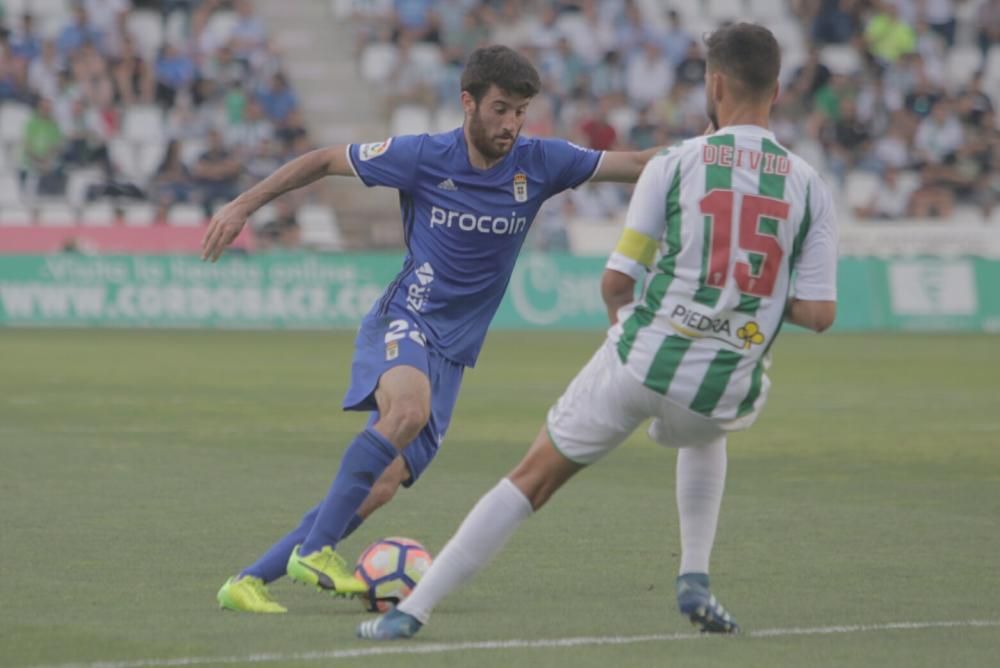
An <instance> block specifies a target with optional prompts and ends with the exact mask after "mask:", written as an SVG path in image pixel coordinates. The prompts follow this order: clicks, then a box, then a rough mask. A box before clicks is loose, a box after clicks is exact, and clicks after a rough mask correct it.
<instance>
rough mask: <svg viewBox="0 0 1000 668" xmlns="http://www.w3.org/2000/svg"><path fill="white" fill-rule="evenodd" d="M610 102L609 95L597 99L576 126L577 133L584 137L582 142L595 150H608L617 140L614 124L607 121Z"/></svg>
mask: <svg viewBox="0 0 1000 668" xmlns="http://www.w3.org/2000/svg"><path fill="white" fill-rule="evenodd" d="M611 104H612V100H611V98H610V97H603V98H601V99H600V100H598V102H597V105H596V106H595V107H593V108H592V111H591V113H590V114H589V115H588V116H587V117H585V118H584V119H583V121H582V122H581V123H580V126H579V128H578V129H579V133H580V134H581V135H582V136H583V138H584V139H585V142H584V144H585V145H586V146H588V147H590V148H592V149H595V150H597V151H610V150H612V148H614V147H615V144H616V143H617V141H618V133H617V132H616V131H615V128H614V126H613V125H611V123H609V122H608V112H609V111H610V110H611Z"/></svg>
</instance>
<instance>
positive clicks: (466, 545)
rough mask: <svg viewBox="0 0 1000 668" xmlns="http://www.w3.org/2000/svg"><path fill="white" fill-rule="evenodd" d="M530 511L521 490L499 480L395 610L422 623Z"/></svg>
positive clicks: (509, 535) (505, 480)
mask: <svg viewBox="0 0 1000 668" xmlns="http://www.w3.org/2000/svg"><path fill="white" fill-rule="evenodd" d="M531 510H532V509H531V502H530V501H528V499H527V497H526V496H524V494H523V493H522V492H521V490H520V489H518V488H517V486H516V485H514V483H512V482H511V481H510V480H508V479H507V478H504V479H503V480H501V481H500V482H499V483H498V484H497V486H496V487H494V488H493V489H491V490H490V491H489V492H487V493H486V495H485V496H483V498H481V499H479V502H478V503H476V505H475V507H474V508H473V509H472V510H471V511H470V512H469V514H468V515H467V516H466V517H465V520H464V521H463V522H462V526H460V527H459V528H458V531H457V532H455V535H454V536H452V537H451V540H449V541H448V544H447V545H445V546H444V549H442V550H441V553H440V554H438V555H437V557H436V558H435V559H434V562H433V563H432V564H431V567H430V569H429V570H428V571H427V572H426V573H424V577H423V578H421V580H420V582H419V583H418V584H417V586H416V588H415V589H414V590H413V592H412V593H411V594H410V595H409V596H408V597H407V598H406V599H405V600H404V601H403V602H402V603H400V604H399V606H398V607H399V609H400V610H401V611H402V612H405V613H406V614H408V615H413V616H414V617H416V618H417V619H419V620H420V621H421V622H422V623H424V624H426V623H427V620H428V619H429V618H430V615H431V610H432V609H433V608H434V606H435V605H437V603H438V601H440V600H441V599H442V598H444V597H445V596H447V595H448V594H450V593H451V592H453V591H454V590H455V589H457V588H458V587H459V586H460V585H462V584H464V583H465V581H466V580H468V579H470V578H471V577H472V576H473V575H475V574H476V573H478V572H479V571H480V570H482V569H483V568H484V567H485V566H486V564H488V563H489V562H490V560H491V559H492V558H493V557H494V556H496V554H497V553H498V552H500V549H501V548H502V547H503V546H504V543H506V542H507V539H509V538H510V537H511V536H512V535H513V534H514V531H515V530H516V529H517V527H518V526H520V524H521V522H523V521H524V520H526V519H527V518H528V517H529V516H530V515H531Z"/></svg>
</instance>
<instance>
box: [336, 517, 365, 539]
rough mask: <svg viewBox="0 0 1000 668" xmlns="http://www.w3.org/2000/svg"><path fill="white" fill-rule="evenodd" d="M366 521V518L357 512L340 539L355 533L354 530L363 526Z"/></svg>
mask: <svg viewBox="0 0 1000 668" xmlns="http://www.w3.org/2000/svg"><path fill="white" fill-rule="evenodd" d="M364 521H365V519H364V518H363V517H361V515H357V514H355V515H354V517H352V518H351V521H350V522H348V523H347V528H346V529H344V535H343V536H341V537H340V540H344V539H345V538H347V537H348V536H350V535H351V534H352V533H354V530H355V529H357V528H358V527H359V526H361V524H362V522H364Z"/></svg>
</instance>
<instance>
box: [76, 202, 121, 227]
mask: <svg viewBox="0 0 1000 668" xmlns="http://www.w3.org/2000/svg"><path fill="white" fill-rule="evenodd" d="M80 224H81V225H89V226H91V227H110V226H111V225H114V224H115V208H114V207H113V206H111V205H110V204H109V203H107V202H98V203H95V204H88V205H86V206H85V207H83V211H82V212H81V213H80Z"/></svg>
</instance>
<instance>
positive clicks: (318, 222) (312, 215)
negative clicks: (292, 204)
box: [295, 204, 343, 250]
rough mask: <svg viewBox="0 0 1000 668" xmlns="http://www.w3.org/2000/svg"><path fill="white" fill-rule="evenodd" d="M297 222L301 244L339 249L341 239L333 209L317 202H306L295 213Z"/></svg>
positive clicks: (341, 245)
mask: <svg viewBox="0 0 1000 668" xmlns="http://www.w3.org/2000/svg"><path fill="white" fill-rule="evenodd" d="M295 220H296V222H297V223H298V224H299V239H300V241H301V242H302V245H303V246H309V247H311V248H318V249H321V250H340V249H341V248H343V239H342V238H341V234H340V227H339V226H338V225H337V217H336V215H335V214H334V212H333V209H331V208H330V207H327V206H322V205H318V204H306V205H303V206H301V207H299V210H298V211H296V213H295Z"/></svg>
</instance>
